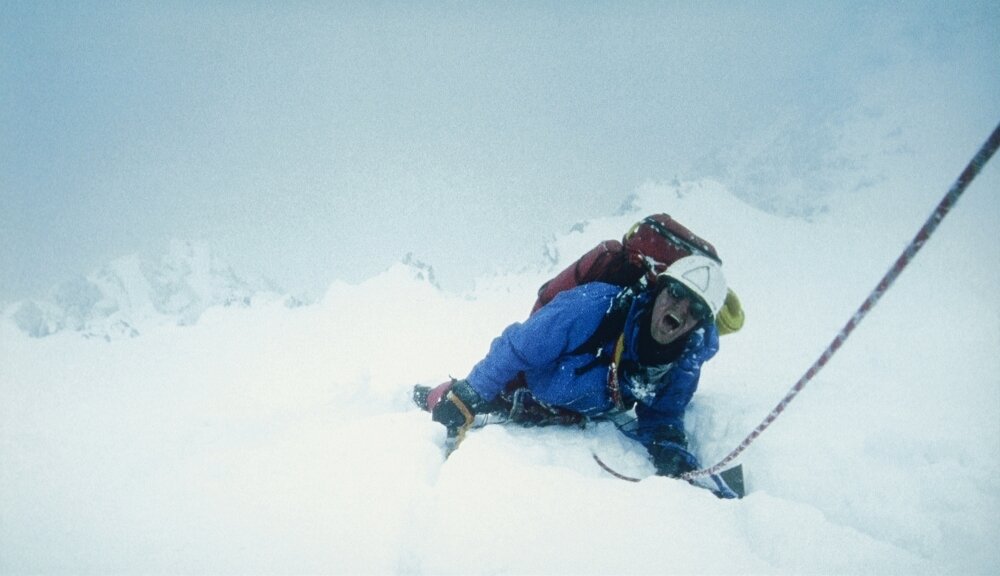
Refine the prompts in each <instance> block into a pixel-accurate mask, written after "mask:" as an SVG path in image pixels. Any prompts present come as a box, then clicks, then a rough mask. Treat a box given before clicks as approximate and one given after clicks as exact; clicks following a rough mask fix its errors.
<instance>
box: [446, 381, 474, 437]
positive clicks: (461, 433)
mask: <svg viewBox="0 0 1000 576" xmlns="http://www.w3.org/2000/svg"><path fill="white" fill-rule="evenodd" d="M448 400H450V401H451V402H452V403H453V404H454V405H455V406H456V407H457V408H458V411H459V412H461V413H462V416H464V417H465V424H462V425H461V426H460V427H459V428H458V435H456V436H455V445H454V447H453V448H452V450H454V449H455V448H458V445H459V444H460V443H461V442H462V440H464V439H465V432H466V430H468V429H469V428H470V427H471V426H472V422H473V421H474V420H475V419H476V417H475V416H473V415H472V411H470V410H469V407H468V406H466V405H465V402H462V399H461V398H459V397H458V396H456V395H455V393H454V392H452V391H450V390H449V391H448Z"/></svg>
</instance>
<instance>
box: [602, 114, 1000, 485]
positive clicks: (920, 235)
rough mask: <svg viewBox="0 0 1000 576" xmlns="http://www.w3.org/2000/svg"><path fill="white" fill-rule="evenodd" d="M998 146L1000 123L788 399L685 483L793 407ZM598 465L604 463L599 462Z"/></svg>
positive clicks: (713, 470) (713, 471) (732, 457)
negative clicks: (793, 403)
mask: <svg viewBox="0 0 1000 576" xmlns="http://www.w3.org/2000/svg"><path fill="white" fill-rule="evenodd" d="M998 146H1000V124H998V125H997V127H996V128H995V129H994V130H993V133H992V134H991V135H990V137H989V139H987V140H986V142H985V143H984V144H983V145H982V147H981V148H980V149H979V152H977V153H976V156H975V157H974V158H973V159H972V161H971V162H969V165H968V166H966V167H965V170H963V171H962V174H961V175H960V176H959V177H958V180H956V181H955V183H954V184H952V186H951V189H949V190H948V193H947V194H945V196H944V198H943V199H942V200H941V202H940V203H938V205H937V208H935V209H934V212H933V213H932V214H931V216H930V218H928V219H927V222H925V223H924V225H923V227H922V228H920V231H919V232H917V235H916V236H915V237H914V238H913V240H912V241H911V242H910V244H909V245H908V246H907V247H906V249H905V250H903V253H902V254H900V256H899V258H898V259H897V260H896V262H895V264H893V265H892V267H891V268H889V271H888V272H886V274H885V276H883V277H882V280H881V281H880V282H879V283H878V285H877V286H876V287H875V289H874V290H872V291H871V293H870V294H869V295H868V298H867V299H866V300H865V301H864V302H863V303H862V304H861V306H860V307H859V308H858V310H857V311H856V312H855V313H854V315H853V316H852V317H851V319H850V320H849V321H848V322H847V324H846V325H844V327H843V328H842V329H841V330H840V332H839V333H838V334H837V336H836V337H835V338H834V339H833V341H832V342H830V345H829V346H827V348H826V350H824V351H823V353H822V354H821V355H820V357H819V358H818V359H817V360H816V361H815V362H814V363H813V365H812V366H810V367H809V369H808V370H807V371H806V373H805V374H803V375H802V377H801V378H800V379H799V381H798V382H796V383H795V385H794V386H792V388H791V390H789V391H788V393H787V394H786V395H785V397H784V398H782V399H781V401H780V402H778V405H777V406H775V407H774V409H773V410H771V413H770V414H768V415H767V417H766V418H764V420H763V421H762V422H761V423H760V424H758V425H757V427H756V428H754V430H753V432H751V433H750V434H749V435H748V436H747V437H746V438H744V439H743V441H742V442H740V444H739V446H737V447H736V448H734V449H733V450H732V452H730V453H729V454H728V455H726V457H725V458H723V459H722V460H720V461H719V462H718V463H717V464H715V465H714V466H710V467H708V468H704V469H702V470H694V471H692V472H688V473H687V474H683V475H681V478H683V479H685V480H691V479H692V478H698V477H701V476H709V475H712V474H718V473H719V472H721V471H722V470H723V469H725V467H726V466H728V465H729V464H730V463H731V462H732V461H733V460H735V459H736V458H737V457H738V456H739V455H740V454H742V453H743V451H744V450H746V449H747V447H749V446H750V445H751V444H753V442H754V441H755V440H756V439H757V438H758V437H759V436H760V435H761V433H763V432H764V430H766V429H767V428H768V426H770V425H771V423H773V422H774V421H775V420H776V419H777V418H778V416H779V415H781V413H782V412H784V411H785V408H787V407H788V404H790V403H791V401H792V400H794V399H795V397H796V396H798V394H799V392H801V391H802V389H803V388H805V387H806V384H808V383H809V381H810V380H812V379H813V377H814V376H816V374H818V373H819V371H820V370H822V369H823V367H824V366H826V363H827V362H829V361H830V358H832V357H833V355H834V354H835V353H836V352H837V350H839V349H840V347H841V346H842V345H843V344H844V341H845V340H847V338H848V336H850V335H851V333H852V332H854V329H855V328H856V327H857V326H858V324H860V323H861V321H862V320H863V319H864V317H865V316H866V315H867V314H868V312H870V311H871V309H872V308H874V307H875V304H876V303H878V301H879V300H880V299H881V298H882V296H883V295H885V293H886V291H887V290H889V287H891V286H892V284H893V283H894V282H895V281H896V278H898V277H899V275H900V273H902V271H903V270H904V269H905V268H906V267H907V266H908V265H909V264H910V261H911V260H913V257H914V256H915V255H916V254H917V252H919V251H920V249H921V248H923V246H924V243H926V242H927V240H928V239H929V238H930V236H931V234H933V233H934V231H935V230H936V229H937V227H938V225H939V224H940V223H941V221H942V220H943V219H944V217H945V216H946V215H947V214H948V212H949V211H951V209H952V207H954V206H955V203H956V202H957V201H958V198H959V197H960V196H961V195H962V193H963V192H965V189H966V188H968V186H969V184H970V183H971V182H972V180H973V179H975V177H976V175H978V174H979V172H980V170H982V168H983V166H985V165H986V163H987V162H988V161H989V159H990V157H992V156H993V154H994V152H996V151H997V147H998ZM598 464H602V463H601V462H600V461H598ZM602 467H604V468H605V469H606V470H607V467H606V466H602ZM612 473H613V472H612ZM615 475H617V474H615Z"/></svg>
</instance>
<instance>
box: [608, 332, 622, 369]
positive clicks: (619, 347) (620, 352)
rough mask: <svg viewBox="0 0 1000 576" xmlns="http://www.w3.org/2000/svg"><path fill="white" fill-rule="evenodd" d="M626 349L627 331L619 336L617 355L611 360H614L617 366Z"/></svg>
mask: <svg viewBox="0 0 1000 576" xmlns="http://www.w3.org/2000/svg"><path fill="white" fill-rule="evenodd" d="M624 351H625V333H624V332H622V335H621V336H619V337H618V343H617V344H615V356H614V358H613V359H612V360H611V361H612V362H614V364H615V366H617V365H618V363H619V362H621V359H622V352H624Z"/></svg>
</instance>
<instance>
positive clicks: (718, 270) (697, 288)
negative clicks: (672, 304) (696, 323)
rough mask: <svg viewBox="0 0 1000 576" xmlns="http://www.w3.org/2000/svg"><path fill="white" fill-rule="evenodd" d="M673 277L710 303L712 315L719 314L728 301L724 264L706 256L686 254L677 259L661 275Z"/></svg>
mask: <svg viewBox="0 0 1000 576" xmlns="http://www.w3.org/2000/svg"><path fill="white" fill-rule="evenodd" d="M663 276H666V277H668V278H673V279H674V280H677V281H678V282H680V283H681V284H683V285H685V286H687V287H688V288H689V289H690V290H691V291H692V292H694V293H695V294H696V295H698V296H699V297H701V299H702V300H704V301H705V303H706V304H708V307H709V309H710V310H711V311H712V316H713V317H715V316H718V314H719V310H722V306H723V304H725V302H726V293H727V292H728V291H729V287H728V286H727V285H726V277H725V276H724V275H723V274H722V266H721V265H720V264H719V263H718V262H716V261H715V260H712V259H711V258H707V257H705V256H699V255H692V256H685V257H683V258H681V259H680V260H677V261H676V262H674V263H673V264H671V265H670V266H668V267H667V269H666V270H665V271H664V272H662V273H660V277H663Z"/></svg>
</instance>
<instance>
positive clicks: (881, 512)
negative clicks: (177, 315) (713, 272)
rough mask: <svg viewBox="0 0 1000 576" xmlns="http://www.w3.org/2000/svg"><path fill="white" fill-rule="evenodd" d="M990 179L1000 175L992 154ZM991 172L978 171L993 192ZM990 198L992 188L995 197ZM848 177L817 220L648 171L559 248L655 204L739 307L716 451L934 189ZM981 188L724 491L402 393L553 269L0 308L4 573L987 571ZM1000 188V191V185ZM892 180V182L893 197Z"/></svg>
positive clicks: (722, 374)
mask: <svg viewBox="0 0 1000 576" xmlns="http://www.w3.org/2000/svg"><path fill="white" fill-rule="evenodd" d="M992 174H993V175H991V178H992V180H990V181H991V182H993V183H995V182H996V177H995V170H994V172H993V173H992ZM977 184H978V183H977ZM994 187H995V186H994ZM930 188H933V187H931V186H928V189H927V190H923V191H922V192H918V193H915V194H914V193H912V192H913V191H902V190H892V189H890V190H886V193H885V194H882V195H871V194H869V195H867V196H865V197H861V196H860V195H857V196H845V197H843V198H841V202H840V203H839V204H836V205H832V206H831V207H830V209H829V210H828V211H826V212H825V213H822V214H819V215H817V216H815V217H814V219H813V220H812V221H806V220H801V219H788V218H779V217H776V216H772V215H768V214H765V213H763V212H760V211H758V210H756V209H753V208H751V207H749V206H747V205H745V204H742V203H741V202H739V201H738V200H736V199H735V197H734V196H732V195H731V194H730V193H729V192H728V191H727V190H726V189H725V188H724V187H723V186H722V185H720V184H718V183H715V182H711V181H701V182H693V183H678V184H672V185H665V184H658V183H650V184H648V185H646V186H644V187H642V188H641V189H640V190H639V191H638V192H637V193H636V195H635V197H634V198H633V199H632V200H631V202H630V206H631V209H630V210H627V211H625V212H624V213H622V214H619V215H614V216H608V217H603V218H597V219H594V220H592V221H590V222H588V223H586V224H585V225H582V226H580V227H578V229H576V230H575V231H573V232H571V233H568V234H565V235H561V236H558V237H556V238H554V239H553V243H552V245H551V246H549V248H548V250H547V253H548V254H550V255H552V258H553V259H554V260H556V262H557V263H556V265H555V267H556V268H558V267H560V266H563V265H565V264H566V263H568V262H570V261H571V260H572V259H574V258H575V257H576V256H577V255H579V254H580V253H582V252H583V251H584V250H585V249H588V248H590V247H591V246H592V245H593V244H595V243H596V242H597V241H599V240H601V239H605V238H613V237H618V236H620V235H621V234H622V232H623V231H624V230H625V229H627V228H628V227H629V226H630V225H631V224H632V223H633V222H634V221H636V220H637V219H638V218H639V217H641V216H642V215H644V214H646V213H650V212H656V211H666V212H670V213H671V214H673V215H674V216H675V217H677V218H678V219H679V220H681V221H682V222H684V223H685V224H686V225H688V226H689V227H690V228H692V229H694V230H696V231H699V232H700V233H702V234H704V235H705V236H706V237H708V238H710V239H711V240H712V241H713V243H714V244H715V245H716V247H717V248H718V249H719V251H720V253H721V254H722V256H723V259H724V260H725V262H726V270H727V275H728V277H729V278H730V282H731V284H732V286H733V287H734V288H735V290H736V291H737V292H738V293H739V294H740V296H741V298H742V300H743V302H744V304H745V306H746V309H747V311H748V323H747V326H746V327H745V329H744V330H743V331H742V332H740V333H738V334H736V335H732V336H726V337H725V338H724V339H723V342H722V351H721V352H720V354H719V356H717V357H716V359H715V360H713V361H712V362H711V363H709V364H708V365H707V366H706V368H705V371H704V373H703V378H702V385H701V389H700V390H699V393H698V394H697V395H696V397H695V401H694V403H693V404H692V407H691V411H690V414H689V417H688V427H689V430H690V432H691V436H692V437H693V438H694V439H695V444H694V449H695V450H696V451H697V452H698V453H699V454H700V456H701V457H702V459H703V461H704V462H705V463H706V464H710V463H713V462H714V461H716V460H717V459H718V458H720V457H722V456H723V455H725V454H726V453H727V452H728V451H729V449H731V448H732V447H733V446H735V445H736V444H737V443H738V442H739V441H740V440H741V439H742V438H743V437H744V436H745V435H746V434H747V433H748V432H749V431H750V430H751V429H752V428H753V426H755V425H756V424H757V423H758V422H759V421H760V420H761V419H762V418H763V417H764V416H765V415H766V414H767V413H768V411H769V410H770V409H771V408H772V406H773V405H774V404H775V403H776V402H777V401H778V399H780V397H781V396H782V395H783V394H784V393H785V392H786V391H787V389H788V387H789V386H791V384H793V383H794V382H795V380H796V379H797V378H798V377H799V376H800V375H801V373H802V372H804V371H805V369H806V368H807V367H808V366H809V364H811V363H812V361H813V360H814V359H815V358H816V357H817V356H818V354H819V353H820V352H821V351H822V350H823V348H824V347H825V346H826V344H827V343H828V342H829V340H830V339H831V338H832V337H833V336H834V334H835V333H836V332H837V330H839V328H840V327H841V326H842V325H843V323H844V322H845V321H846V320H847V319H848V318H849V317H850V314H851V313H852V312H853V311H854V309H855V308H856V307H857V305H858V304H859V303H860V302H861V301H862V300H863V299H864V297H865V296H866V295H867V293H868V291H869V290H870V289H871V288H872V287H873V286H874V285H875V283H876V282H877V280H878V279H879V278H880V277H881V275H882V274H883V273H884V272H885V270H886V269H887V268H888V266H889V264H890V263H891V262H892V261H893V259H894V258H895V257H896V255H897V254H898V253H899V251H900V250H901V249H902V248H903V246H904V245H905V244H906V242H908V241H909V239H910V237H911V236H912V234H913V233H914V232H915V231H916V229H917V228H918V227H919V226H920V224H922V223H923V220H924V218H926V216H927V214H928V213H929V211H930V208H931V207H932V206H933V202H935V201H936V198H935V197H936V196H939V195H940V194H941V193H943V189H930ZM989 188H990V186H982V187H980V186H977V185H976V184H974V185H973V188H972V189H970V192H969V193H968V194H967V197H966V198H963V200H962V202H961V203H960V204H959V207H958V208H957V209H956V210H955V212H954V213H953V215H952V216H951V217H950V219H949V220H948V221H946V222H945V224H943V225H942V227H941V228H940V229H939V232H938V235H937V236H936V237H935V238H934V239H933V240H932V241H931V242H930V243H929V244H928V245H927V247H926V249H925V250H924V251H923V252H922V253H921V254H920V256H919V257H918V258H917V259H916V261H915V262H914V264H913V265H912V266H911V268H910V269H909V270H908V271H907V272H906V273H905V274H904V275H903V276H902V278H901V279H900V281H899V282H898V283H897V286H896V287H895V288H894V289H893V290H892V291H890V293H889V295H888V296H887V297H886V298H885V299H884V300H883V301H882V303H881V304H880V306H879V307H878V308H877V309H876V310H875V311H874V312H873V313H872V314H871V315H870V316H869V317H868V319H867V320H866V321H865V323H864V324H863V325H862V326H861V327H860V328H859V329H858V330H857V331H856V333H855V335H854V336H853V337H852V339H851V340H850V341H849V342H848V343H847V345H845V347H844V348H843V349H842V350H841V352H840V353H839V355H838V356H837V357H836V358H835V359H834V360H833V361H832V362H831V363H830V365H829V366H828V367H827V369H826V370H824V371H823V372H822V373H820V375H819V376H818V377H817V378H816V379H815V380H814V382H813V383H812V384H811V385H810V387H809V388H807V390H806V391H805V392H804V393H803V394H802V395H801V396H800V397H799V399H798V400H796V402H795V403H794V404H793V405H792V406H791V408H789V410H788V411H787V412H786V413H785V415H783V416H782V417H781V418H780V419H779V420H778V422H777V423H776V424H775V425H774V426H773V427H772V429H771V430H769V431H768V432H767V433H766V434H764V435H763V436H762V437H761V439H760V440H759V441H758V442H757V443H756V444H755V445H754V446H753V447H752V448H751V449H750V450H748V451H747V452H746V453H745V455H744V457H743V458H742V461H743V462H744V464H745V466H746V469H747V480H748V484H749V489H750V490H751V494H750V495H749V496H748V497H747V498H745V499H743V500H741V501H720V500H717V499H716V498H714V497H713V496H712V495H711V494H709V493H708V492H706V491H702V490H699V489H696V488H693V487H691V486H688V485H687V484H685V483H682V482H678V481H674V480H670V479H664V478H656V477H652V478H649V479H647V480H645V481H643V482H640V483H637V484H631V483H626V482H622V481H619V480H616V479H614V478H612V477H610V476H608V475H607V474H606V473H604V472H603V471H602V470H600V469H599V468H598V467H597V466H596V465H595V464H594V462H593V461H592V459H591V451H592V450H593V451H596V452H597V453H598V454H600V455H601V457H602V458H603V459H604V460H605V461H607V462H608V463H609V464H611V465H612V466H614V467H615V468H617V469H618V470H619V471H621V472H623V473H626V474H630V475H640V476H647V475H649V474H650V473H651V466H650V464H649V463H648V462H647V461H646V458H645V455H644V451H643V449H642V448H641V447H638V446H637V445H635V444H633V443H631V442H629V441H627V440H626V439H624V438H623V437H622V436H621V435H620V434H619V433H618V432H617V431H616V430H615V429H614V428H613V427H611V426H610V425H596V426H591V427H588V428H586V429H575V428H568V429H557V428H548V429H521V428H517V427H510V426H502V425H494V426H488V427H485V428H482V429H479V430H476V431H474V432H473V433H470V435H469V437H468V438H467V440H466V441H465V443H464V444H463V445H462V446H461V448H460V449H459V450H458V451H457V452H455V453H454V454H453V455H452V456H451V458H450V459H449V460H448V461H447V462H445V461H444V459H443V455H442V452H441V447H440V446H441V442H442V440H443V430H442V429H441V428H440V427H439V426H437V425H435V424H433V423H432V422H430V420H429V418H428V417H427V415H426V414H423V413H421V412H419V411H417V410H416V409H415V408H413V407H412V406H411V404H410V402H409V398H408V395H409V389H410V387H411V386H412V385H413V384H414V383H417V382H424V383H437V382H439V381H442V380H444V379H445V378H447V377H448V376H449V375H453V376H456V377H461V376H464V375H465V374H466V373H467V372H468V371H469V369H470V368H471V367H472V366H473V364H474V363H475V362H476V361H477V360H478V359H479V358H480V357H481V356H482V354H483V353H484V352H485V351H486V350H487V348H488V345H489V342H490V340H491V339H492V338H493V337H494V336H495V335H496V334H498V333H499V332H500V330H502V328H503V327H504V326H506V325H507V324H508V323H510V322H512V321H516V320H521V319H523V318H524V317H525V316H526V314H527V312H528V310H529V309H530V307H531V303H532V302H533V297H534V290H535V289H536V288H537V286H538V284H539V283H540V282H541V281H542V280H544V279H545V278H546V277H548V276H549V275H551V273H552V272H553V270H545V271H522V272H518V273H511V274H498V275H496V276H493V277H486V278H480V279H479V280H478V281H477V283H476V288H475V289H474V290H473V291H472V292H470V293H469V294H464V295H455V294H450V293H446V292H443V291H441V290H440V289H438V288H437V287H435V286H434V285H433V284H432V283H431V282H430V281H429V280H428V277H429V276H428V274H426V269H425V268H423V267H421V266H416V265H405V264H399V265H397V266H394V267H393V268H391V269H389V270H387V271H385V272H384V273H383V274H381V275H379V276H377V277H374V278H371V279H370V280H368V281H366V282H364V283H362V284H359V285H349V284H343V283H336V284H334V285H332V286H331V287H330V288H329V290H328V292H327V293H326V295H325V297H324V298H323V299H322V300H321V301H320V302H317V303H315V304H312V305H308V306H302V307H297V308H289V307H287V306H286V305H284V304H283V303H282V302H280V301H277V300H266V301H258V302H255V303H254V305H252V306H250V307H246V308H242V307H213V308H209V309H207V310H206V311H204V313H203V314H202V315H201V317H200V319H199V320H198V322H197V323H196V324H194V325H191V326H177V325H175V324H173V323H170V324H160V325H157V326H155V327H154V328H152V329H149V330H144V331H142V335H141V336H140V337H137V338H131V339H122V340H114V341H111V342H106V341H103V340H96V339H84V338H80V337H79V335H78V334H74V333H71V332H61V333H58V334H55V335H52V336H49V337H47V338H40V339H38V338H29V337H27V336H26V335H24V334H23V333H22V332H21V331H19V330H18V329H16V328H15V327H14V325H13V324H12V323H9V322H8V323H6V324H4V325H3V326H2V327H0V330H2V332H0V358H2V359H3V360H2V364H0V370H2V371H0V398H2V402H0V572H2V573H5V574H7V573H10V574H13V573H60V572H73V573H219V574H229V573H249V574H258V573H349V574H358V573H362V574H438V573H445V574H447V573H461V574H467V573H475V574H522V573H535V574H538V573H558V574H623V573H636V574H650V573H656V574H663V573H730V574H731V573H776V574H803V573H823V574H828V573H873V574H884V573H907V574H921V573H923V574H939V573H960V574H968V573H983V574H986V573H995V572H996V570H997V569H998V568H1000V553H998V551H997V548H996V545H995V543H996V542H997V541H1000V501H998V496H997V494H998V492H1000V480H998V479H1000V474H998V473H1000V470H998V468H1000V466H998V461H1000V457H998V456H1000V419H998V411H1000V359H998V355H997V350H998V349H1000V316H998V315H997V312H996V308H995V306H993V303H994V301H995V287H996V286H997V285H998V283H1000V266H996V265H995V264H996V257H997V251H996V247H995V238H994V237H993V233H991V232H989V231H990V230H995V229H996V226H997V222H998V220H997V219H998V217H1000V215H998V214H997V209H996V206H997V204H996V202H991V201H990V199H989V195H990V192H991V190H990V189H989ZM994 191H995V190H994ZM903 199H905V201H904V200H903Z"/></svg>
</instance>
